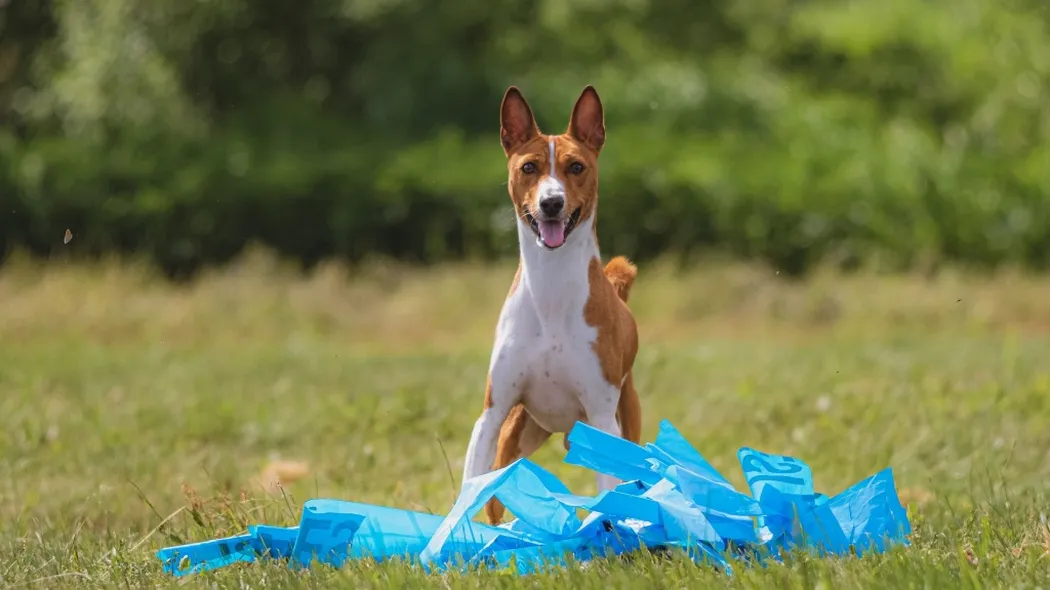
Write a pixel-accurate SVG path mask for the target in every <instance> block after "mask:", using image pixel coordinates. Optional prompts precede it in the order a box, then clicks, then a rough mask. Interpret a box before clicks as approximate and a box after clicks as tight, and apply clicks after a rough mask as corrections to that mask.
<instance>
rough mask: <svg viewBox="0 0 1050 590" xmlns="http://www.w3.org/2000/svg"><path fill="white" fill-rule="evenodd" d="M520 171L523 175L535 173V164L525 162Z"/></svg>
mask: <svg viewBox="0 0 1050 590" xmlns="http://www.w3.org/2000/svg"><path fill="white" fill-rule="evenodd" d="M521 171H522V172H524V173H525V174H532V173H534V172H536V164H533V163H532V162H525V164H524V165H523V166H522V167H521Z"/></svg>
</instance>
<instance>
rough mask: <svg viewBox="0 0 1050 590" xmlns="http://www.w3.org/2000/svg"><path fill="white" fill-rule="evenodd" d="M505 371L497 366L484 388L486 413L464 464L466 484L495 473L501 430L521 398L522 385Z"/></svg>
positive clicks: (476, 423)
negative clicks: (489, 473)
mask: <svg viewBox="0 0 1050 590" xmlns="http://www.w3.org/2000/svg"><path fill="white" fill-rule="evenodd" d="M505 372H506V371H505V370H503V367H501V366H500V364H499V363H495V364H494V365H493V367H492V370H491V371H490V373H489V379H488V382H487V383H486V385H485V409H484V410H482V411H481V416H480V417H479V418H478V419H477V421H476V422H475V423H474V430H473V431H472V432H471V433H470V444H469V445H467V456H466V460H465V461H464V462H463V482H466V481H467V480H468V479H470V478H472V477H476V476H478V475H481V474H483V473H488V472H489V471H491V470H492V464H493V463H494V462H495V461H496V443H497V442H498V441H499V432H500V427H502V426H503V422H505V421H506V420H507V416H508V415H509V414H510V411H511V409H512V408H513V407H514V406H515V405H517V403H518V398H519V397H520V389H519V385H520V383H515V382H513V381H512V380H509V379H507V378H505V376H504V374H505Z"/></svg>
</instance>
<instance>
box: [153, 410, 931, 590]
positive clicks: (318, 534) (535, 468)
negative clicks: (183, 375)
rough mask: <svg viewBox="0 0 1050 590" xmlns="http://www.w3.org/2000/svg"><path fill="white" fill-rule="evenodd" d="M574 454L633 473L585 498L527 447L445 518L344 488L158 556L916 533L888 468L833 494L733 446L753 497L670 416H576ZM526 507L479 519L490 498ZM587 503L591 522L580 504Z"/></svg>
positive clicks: (556, 555)
mask: <svg viewBox="0 0 1050 590" xmlns="http://www.w3.org/2000/svg"><path fill="white" fill-rule="evenodd" d="M569 441H570V443H571V446H570V449H569V452H568V454H567V455H566V457H565V461H566V462H567V463H570V464H574V465H579V466H583V467H587V468H589V469H591V470H594V471H597V472H600V473H604V474H607V475H611V476H614V477H617V478H619V479H620V480H622V481H624V483H622V484H620V485H619V486H617V487H616V488H615V489H613V490H607V491H604V492H602V493H600V494H598V495H597V496H593V497H591V496H578V495H574V494H572V493H571V492H570V491H569V489H568V488H567V487H566V486H565V484H563V483H562V482H561V481H560V480H558V479H557V478H556V477H555V476H554V475H553V474H551V473H550V472H549V471H546V470H545V469H543V468H542V467H540V466H539V465H537V464H535V463H533V462H531V461H529V460H528V459H519V460H518V461H516V462H515V463H513V464H511V465H510V466H508V467H505V468H503V469H500V470H497V471H493V472H491V473H486V474H484V475H481V476H478V477H475V478H473V479H471V480H468V481H466V482H464V484H463V489H462V491H461V493H460V495H459V498H458V499H457V500H456V502H455V504H454V505H453V506H452V509H451V510H450V511H449V513H448V514H447V515H445V516H441V515H435V514H426V513H422V512H414V511H409V510H400V509H397V508H389V507H384V506H374V505H369V504H359V503H355V502H345V501H341V500H329V499H317V500H310V501H308V502H306V503H305V505H304V506H303V512H302V516H301V518H300V521H299V525H298V526H295V527H274V526H266V525H255V526H251V527H249V528H248V532H247V533H246V534H242V535H237V536H234V537H228V538H224V539H217V540H212V541H205V542H201V543H193V544H188V545H180V546H176V547H168V548H165V549H161V550H160V551H159V552H158V553H157V557H158V558H159V559H160V560H161V562H162V564H163V568H164V570H165V571H167V572H169V573H171V574H173V575H176V576H183V575H187V574H191V573H196V572H202V571H208V570H213V569H216V568H220V567H223V566H226V565H230V564H233V563H237V562H254V561H258V560H262V559H277V560H284V561H286V562H287V563H288V564H289V566H290V567H293V568H305V567H310V566H311V565H313V564H315V563H321V564H327V565H330V566H335V567H338V566H340V565H342V564H344V563H345V562H346V561H347V560H354V559H363V558H370V559H374V560H376V561H380V562H381V561H386V560H389V559H407V560H409V561H412V562H415V563H418V564H419V565H421V566H422V567H424V568H426V569H427V570H429V571H442V570H445V569H448V568H456V569H465V568H469V567H474V566H478V565H481V564H485V565H487V566H490V567H499V568H506V567H513V569H514V570H515V571H517V572H518V573H521V574H527V573H530V572H533V571H537V570H539V569H541V568H545V567H551V566H555V567H556V566H562V565H565V564H567V563H569V561H570V560H572V561H575V562H584V561H588V560H591V559H594V558H597V557H603V556H608V555H619V554H623V553H628V552H631V551H635V550H638V549H640V548H642V547H647V548H649V549H664V548H678V549H681V550H684V551H685V553H686V554H687V555H689V556H691V557H692V558H693V559H694V560H695V561H697V562H698V563H706V564H709V565H712V566H715V567H719V568H721V569H722V570H724V571H726V572H727V573H731V570H730V568H729V565H728V562H727V557H728V556H732V555H735V556H736V557H743V558H745V561H748V562H759V563H760V562H762V561H764V560H766V559H779V553H780V552H781V551H784V550H798V549H803V550H809V551H812V552H815V553H817V554H819V555H846V554H849V553H850V552H855V553H856V554H858V555H864V554H868V553H878V552H882V551H885V550H886V549H887V548H889V547H890V546H892V545H894V544H901V545H907V543H908V541H907V538H906V537H907V535H908V534H909V533H910V532H911V525H910V523H909V522H908V517H907V513H906V512H905V510H904V507H903V506H902V505H901V503H900V500H899V498H898V496H897V490H896V486H895V484H894V480H893V472H892V470H891V469H889V468H887V469H884V470H883V471H880V472H878V473H876V474H874V475H872V476H871V477H869V478H867V479H864V480H862V481H860V482H858V483H856V484H855V485H853V486H851V487H849V488H847V489H846V490H844V491H842V492H841V493H839V494H838V495H836V496H832V497H828V496H825V495H824V494H820V493H817V492H816V491H815V490H814V486H813V475H812V472H811V470H810V468H809V466H808V465H806V463H804V462H803V461H801V460H799V459H796V458H794V457H787V456H781V455H772V454H768V453H763V452H761V451H757V450H755V449H751V448H747V447H745V448H742V449H740V451H739V452H738V453H737V458H738V460H739V461H740V466H741V469H742V471H743V473H744V478H745V479H746V481H747V485H748V488H749V491H750V495H748V494H745V493H743V492H740V491H738V490H736V489H735V488H734V487H733V485H732V484H730V483H729V481H728V480H727V479H726V478H725V477H724V476H722V474H720V473H719V472H718V471H717V470H716V469H715V468H714V467H713V466H712V465H711V464H710V463H708V462H707V461H706V460H705V459H704V458H703V457H702V456H701V455H700V453H699V452H698V451H697V450H696V449H694V448H693V447H692V445H690V444H689V443H688V441H686V440H685V438H684V437H683V436H682V435H681V434H680V433H679V432H678V431H677V430H676V429H675V428H674V427H673V426H672V425H671V424H670V423H669V422H667V421H666V420H665V421H663V422H662V423H661V424H660V431H659V433H658V435H657V437H656V440H655V441H654V442H651V443H647V444H646V445H644V446H640V445H636V444H634V443H631V442H629V441H626V440H623V439H621V438H618V437H615V436H612V435H609V434H606V433H604V432H602V431H600V430H597V429H595V428H592V427H590V426H588V425H586V424H583V423H577V424H576V427H575V428H574V429H573V430H572V432H571V433H570V434H569ZM494 497H495V498H498V499H499V500H500V501H501V502H503V504H504V505H505V506H506V507H507V509H508V510H509V511H510V512H511V513H513V514H514V515H515V516H516V517H517V519H516V520H513V521H511V522H508V523H505V524H502V525H499V526H489V525H485V524H481V523H478V522H474V521H473V520H472V519H473V518H474V517H475V516H476V515H477V514H478V513H479V512H481V510H482V509H483V507H484V505H485V503H486V502H488V500H489V499H491V498H494ZM580 509H582V510H585V511H587V512H588V513H589V514H588V515H587V517H586V518H584V519H583V520H580V518H579V517H578V516H577V510H580Z"/></svg>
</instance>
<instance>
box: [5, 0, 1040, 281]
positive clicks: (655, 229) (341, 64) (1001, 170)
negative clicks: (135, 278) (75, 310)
mask: <svg viewBox="0 0 1050 590" xmlns="http://www.w3.org/2000/svg"><path fill="white" fill-rule="evenodd" d="M1048 26H1050V11H1048V8H1047V7H1046V5H1044V4H1043V3H1040V2H1036V1H1035V0H1011V1H1009V2H1005V3H1004V2H998V1H992V0H951V1H949V0H927V1H925V2H917V1H914V0H853V1H851V2H833V1H830V0H806V1H799V0H763V1H761V2H760V1H759V0H736V1H734V2H728V1H725V0H718V1H715V2H696V3H686V2H682V3H675V2H656V1H653V0H530V1H526V2H503V3H491V2H483V1H482V0H462V1H461V2H458V3H454V4H453V3H448V2H438V1H436V0H304V1H303V2H299V3H296V4H289V3H280V2H275V1H273V0H190V1H187V0H151V2H136V1H134V0H52V1H42V0H36V1H30V0H0V121H2V122H3V126H2V128H0V243H2V247H3V249H4V251H9V250H10V249H12V248H27V249H30V250H31V251H33V252H37V253H40V254H46V253H48V252H49V251H50V250H51V249H52V248H53V247H56V246H57V245H59V244H60V242H59V240H61V236H62V235H63V232H64V230H65V229H66V228H67V227H68V228H71V229H73V231H74V233H75V234H76V236H77V238H76V240H75V241H73V242H72V243H71V244H70V245H69V246H67V248H71V249H73V251H75V252H76V253H77V254H80V255H95V254H101V253H105V252H113V251H117V252H124V253H138V254H143V255H147V256H149V257H151V258H153V259H154V260H156V261H157V262H158V263H159V264H161V265H162V266H163V267H164V268H165V269H166V270H167V271H168V272H170V273H172V274H173V275H184V274H186V273H191V272H193V271H194V270H195V269H196V268H198V267H199V266H200V265H201V264H205V263H217V262H222V261H224V260H227V259H228V258H230V257H231V256H234V255H236V254H237V253H238V252H239V251H240V249H241V248H242V247H243V245H244V244H245V243H247V242H249V241H259V242H263V243H265V244H268V245H271V246H273V247H275V248H277V249H278V250H279V251H281V252H283V253H284V254H287V255H289V256H295V257H298V258H299V259H301V260H302V261H303V262H304V263H305V264H311V263H313V262H316V261H317V260H320V259H322V258H324V257H328V256H337V257H343V258H347V259H350V260H357V259H360V258H362V257H365V256H368V255H371V254H385V255H392V256H397V257H400V258H405V259H410V260H418V261H422V262H433V261H437V260H442V259H446V258H451V257H464V256H469V257H488V256H495V255H501V254H507V253H511V252H513V250H514V248H515V244H514V237H513V234H512V232H511V230H512V228H513V219H512V215H511V210H510V205H509V201H508V199H507V197H506V193H505V191H506V188H505V186H504V183H505V178H506V176H505V168H504V162H503V157H502V153H501V152H500V150H499V147H498V142H497V140H496V133H497V125H498V118H497V117H498V105H499V100H500V97H501V96H502V93H503V91H504V89H505V88H506V86H507V85H508V84H517V85H518V86H520V87H522V89H523V90H524V92H525V94H526V96H527V97H528V98H529V100H530V102H532V103H533V107H534V110H535V111H536V113H537V116H538V117H539V120H540V124H541V126H542V127H544V128H545V129H546V130H549V131H561V130H563V129H564V126H565V124H566V121H567V119H568V113H569V110H570V108H571V105H572V101H573V100H574V99H575V98H576V96H577V95H578V93H579V91H580V88H581V87H582V86H583V85H584V84H587V83H592V84H595V85H596V86H597V88H598V89H599V92H600V93H601V95H602V97H603V99H604V102H605V105H606V117H607V125H608V129H609V142H608V145H607V148H606V150H605V151H604V152H603V156H602V184H601V187H602V190H601V194H602V203H603V204H602V223H601V224H600V225H599V227H600V233H601V238H602V245H603V248H605V249H606V250H607V251H610V252H612V251H616V252H623V253H626V254H629V255H632V256H635V257H637V258H642V259H644V258H647V257H651V256H657V255H660V254H665V253H673V254H676V255H678V256H681V257H683V258H686V259H687V258H688V257H690V256H692V255H693V254H696V253H698V252H702V251H705V250H711V249H717V250H721V251H724V252H728V253H730V254H733V255H736V256H741V257H749V258H760V259H764V260H767V261H769V262H771V263H772V264H774V265H776V266H777V267H778V268H779V269H781V270H782V271H784V272H786V273H801V272H804V271H805V270H806V269H808V268H810V267H811V266H812V265H813V264H814V263H817V262H819V261H829V260H830V261H832V262H836V263H838V264H843V265H853V264H858V263H860V262H863V261H865V260H873V259H877V260H879V261H881V262H882V263H884V264H888V265H890V266H891V267H895V268H902V267H907V266H909V265H912V264H915V263H916V262H918V261H920V260H924V261H929V260H933V261H936V260H956V261H964V262H967V263H971V264H977V265H986V266H989V265H995V264H999V263H1006V262H1009V263H1023V264H1029V265H1033V266H1036V267H1042V266H1045V265H1046V264H1047V262H1048V255H1050V254H1048V253H1050V194H1048V187H1050V165H1048V164H1050V151H1048V150H1050V147H1048V146H1050V142H1048V139H1050V106H1048V102H1047V101H1046V96H1047V90H1048V89H1050V85H1048V81H1050V35H1048Z"/></svg>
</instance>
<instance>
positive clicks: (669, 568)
mask: <svg viewBox="0 0 1050 590" xmlns="http://www.w3.org/2000/svg"><path fill="white" fill-rule="evenodd" d="M512 274H513V266H512V265H509V264H503V265H498V266H496V267H478V266H469V267H455V268H452V267H447V268H439V269H433V270H427V271H421V270H407V269H403V268H398V267H395V266H385V265H373V266H370V267H367V268H361V269H353V270H352V271H350V270H347V269H345V268H343V267H340V266H338V265H329V266H324V267H322V268H319V269H318V270H316V271H315V272H314V273H312V274H310V275H309V276H305V277H303V276H298V275H297V274H296V273H294V272H292V271H291V270H289V269H288V268H285V267H283V266H282V265H281V264H278V263H276V262H274V261H273V260H272V259H271V258H269V257H267V256H265V255H252V256H249V257H247V258H246V259H244V260H242V261H241V262H239V263H238V264H236V265H234V266H231V267H230V268H227V269H224V270H222V271H216V272H214V273H211V274H209V275H207V276H204V277H201V278H200V280H198V281H196V282H194V283H193V284H191V285H185V286H181V287H175V286H172V285H169V284H165V283H164V282H163V281H161V280H159V279H158V278H156V277H155V276H153V275H151V274H150V273H149V272H147V271H145V270H143V269H142V268H140V267H136V266H134V265H122V264H116V263H100V264H95V265H88V266H77V265H65V264H54V265H50V266H47V267H44V268H39V267H34V266H33V265H31V264H29V263H27V262H25V261H19V260H15V261H13V262H11V263H9V264H8V265H7V266H5V267H4V268H3V270H2V271H0V459H2V461H0V585H2V586H10V587H37V588H61V587H75V586H82V587H132V588H142V587H158V586H168V585H172V586H174V585H178V584H179V582H177V581H175V580H172V579H171V578H169V577H167V576H166V575H165V574H163V572H162V571H161V570H160V564H159V563H158V562H157V560H156V559H155V558H154V556H153V554H154V552H155V551H156V550H157V549H158V548H160V547H163V546H167V545H171V544H176V543H180V542H190V541H197V540H205V539H210V538H215V537H218V536H224V535H229V534H235V533H237V532H240V531H242V530H243V529H244V528H245V526H246V525H247V524H249V523H256V522H258V523H268V524H275V525H292V524H294V523H295V522H296V521H297V519H298V510H299V508H298V507H299V505H300V504H301V502H303V501H304V500H306V499H309V498H312V497H334V498H342V499H348V500H355V501H363V502H372V503H378V504H386V505H391V506H396V507H403V508H409V509H419V510H427V511H433V512H442V513H443V512H445V511H446V510H447V509H448V508H449V507H450V506H451V504H452V502H453V500H454V499H455V496H456V491H457V487H458V480H459V472H460V469H461V466H462V457H463V452H464V450H465V447H466V443H467V439H468V437H469V432H470V427H471V425H472V422H473V420H474V419H475V418H476V413H477V411H478V409H479V408H480V404H481V395H482V386H483V384H484V379H485V367H486V365H487V354H488V347H489V345H490V342H491V338H492V329H493V326H494V322H495V317H496V314H497V312H498V309H499V306H500V304H501V302H502V298H503V295H504V294H505V292H506V289H507V286H508V284H509V281H510V278H511V276H512ZM1048 294H1050V278H1046V277H1032V276H1025V275H1024V274H1021V273H1010V272H1003V273H1000V274H998V275H996V276H994V277H980V276H976V275H969V274H967V273H963V272H949V271H944V272H941V273H939V274H937V275H936V276H891V277H886V276H877V275H874V274H866V273H858V274H855V275H851V276H841V275H836V274H834V273H830V272H829V273H818V274H817V275H816V276H814V277H813V278H812V279H810V280H807V281H806V282H804V283H792V282H788V281H785V280H781V278H780V277H779V276H777V275H776V273H775V271H771V270H768V269H762V268H756V267H746V266H739V265H731V264H715V263H712V264H705V265H703V266H699V267H697V268H694V269H690V270H689V271H687V272H684V273H675V272H673V271H671V270H670V269H669V268H667V267H663V266H660V265H648V266H644V267H643V268H642V274H641V275H640V277H639V281H638V283H637V286H636V288H635V290H634V291H633V293H632V297H633V301H632V307H633V308H634V310H635V312H636V314H637V316H638V318H639V322H640V325H641V332H642V351H641V353H640V357H639V359H638V364H637V365H636V375H637V377H636V382H637V385H638V388H639V391H640V394H641V396H642V401H643V405H644V409H645V429H644V434H645V437H644V438H645V439H646V440H651V438H652V437H653V436H654V435H655V429H656V425H657V423H658V422H659V420H660V419H662V418H670V419H671V420H672V421H673V422H674V424H675V425H676V426H677V427H678V428H679V429H680V430H682V431H683V433H684V434H685V435H686V436H687V437H688V438H689V439H690V441H691V442H692V443H693V444H694V446H696V447H697V448H698V449H699V450H700V451H701V452H702V453H703V454H704V455H705V457H706V458H707V459H708V460H710V461H711V462H712V463H713V464H714V465H715V466H716V467H718V468H719V469H720V470H722V471H723V473H725V474H726V475H727V476H728V477H729V478H730V479H731V480H732V481H733V482H734V483H735V484H736V485H738V486H739V488H740V489H745V488H744V486H743V481H742V478H741V476H740V473H739V467H738V465H737V463H736V460H735V452H736V450H737V448H739V447H740V446H745V445H746V446H753V447H756V448H759V449H762V450H766V451H769V452H775V453H784V454H790V455H794V456H796V457H800V458H802V459H804V460H805V461H807V462H808V463H809V464H810V465H811V466H812V467H813V471H814V475H815V479H816V482H817V486H818V488H819V490H820V491H823V492H826V493H829V494H830V493H836V492H838V491H840V490H841V489H843V488H844V487H846V486H847V485H850V484H852V483H853V482H855V481H856V480H858V479H861V478H863V477H865V476H867V475H869V474H871V473H874V472H875V471H877V470H878V469H881V468H882V467H885V466H888V465H889V466H893V467H894V470H895V475H896V478H897V484H898V488H899V489H900V492H901V496H902V499H903V500H904V501H905V502H906V504H907V505H908V507H909V511H910V514H911V519H912V523H913V526H914V528H915V532H914V534H913V537H912V540H913V546H912V547H911V548H909V549H905V550H895V551H891V552H889V553H887V554H885V555H881V556H876V557H872V558H864V559H853V558H850V559H823V560H819V559H811V558H805V557H798V558H796V559H792V560H789V562H788V563H787V564H785V565H777V566H773V567H770V568H768V569H752V570H743V571H739V573H738V574H737V575H736V576H735V577H734V578H732V579H728V580H727V579H725V578H723V577H722V576H721V575H720V574H717V573H715V572H713V571H708V570H705V569H699V568H696V567H694V566H693V565H692V564H690V563H688V562H686V561H683V560H681V559H678V558H671V559H664V558H658V557H654V556H642V557H640V558H637V559H633V560H612V561H608V562H600V563H596V564H593V565H592V566H591V567H588V568H578V567H573V568H568V569H566V570H563V571H557V572H552V573H549V574H545V575H543V576H539V577H535V578H519V577H516V576H510V575H507V574H504V573H499V572H492V571H488V572H485V571H483V572H474V573H470V574H454V575H449V576H444V577H438V576H427V575H425V574H423V573H421V572H420V571H419V570H416V569H413V568H411V567H408V566H403V565H396V564H387V565H382V566H377V565H375V564H371V563H355V564H353V565H351V566H348V567H346V568H344V569H342V570H339V571H335V570H331V569H327V568H320V569H315V570H312V571H311V572H309V573H307V574H297V573H292V572H290V571H288V570H287V569H285V568H284V567H282V566H280V565H277V564H270V565H255V566H250V567H231V568H228V569H224V570H220V571H218V572H215V573H211V574H205V575H201V576H199V577H195V578H192V579H191V580H190V581H189V582H188V583H189V584H190V585H191V586H197V585H202V586H203V585H208V586H212V585H214V586H217V587H260V586H263V585H266V586H274V587H285V586H288V587H308V588H341V587H343V588H370V587H391V586H393V587H398V586H434V587H446V588H490V587H501V588H502V587H508V588H509V587H530V588H562V587H567V586H568V587H581V588H599V587H600V588H612V587H617V588H620V587H623V588H628V587H630V588H633V587H638V585H639V584H640V583H644V585H645V586H646V587H665V586H666V587H675V588H679V587H685V586H689V587H695V586H703V585H705V584H708V585H710V584H715V585H719V586H721V585H723V584H727V585H728V586H730V587H748V588H750V587H756V588H757V587H763V588H765V587H774V586H775V587H786V588H814V587H819V588H846V587H890V588H904V587H929V588H942V587H1012V588H1020V587H1028V588H1034V587H1038V586H1043V587H1046V585H1047V583H1050V555H1048V553H1047V552H1048V551H1050V529H1048V525H1047V522H1046V520H1045V518H1046V517H1045V514H1044V512H1045V510H1046V506H1047V498H1048V494H1047V482H1048V481H1050V477H1048V475H1050V451H1048V449H1050V296H1048ZM559 443H560V441H554V442H551V443H549V444H548V445H547V446H546V447H545V448H544V449H542V450H541V451H540V452H539V453H538V454H537V455H536V456H535V459H536V460H537V461H538V462H539V463H541V464H542V465H544V466H545V467H547V468H549V469H551V470H552V471H553V472H554V473H556V474H557V475H558V476H559V477H561V478H562V479H563V480H564V481H566V483H568V484H569V485H570V487H571V488H573V489H574V490H575V491H577V492H579V493H586V494H591V493H593V492H594V487H593V486H594V479H593V475H592V474H591V473H590V472H588V471H586V470H583V469H581V468H575V467H571V466H567V465H564V464H563V463H561V458H562V456H563V453H564V451H562V449H561V445H560V444H559ZM281 461H286V462H287V461H292V462H297V464H296V465H293V466H292V467H288V466H287V465H285V466H283V467H282V464H281V463H280V462H281ZM293 467H294V469H293ZM275 469H276V470H277V472H281V471H284V472H285V477H286V479H294V477H298V479H296V480H295V481H292V482H290V483H287V484H286V485H285V486H284V488H283V492H278V493H275V492H274V490H273V488H272V486H268V485H267V484H268V482H269V478H268V477H267V476H266V474H267V473H269V474H273V473H274V472H275V471H274V470H275ZM294 470H299V471H300V473H295V474H294V477H292V471H294ZM450 472H451V473H450ZM643 581H644V582H643Z"/></svg>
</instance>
